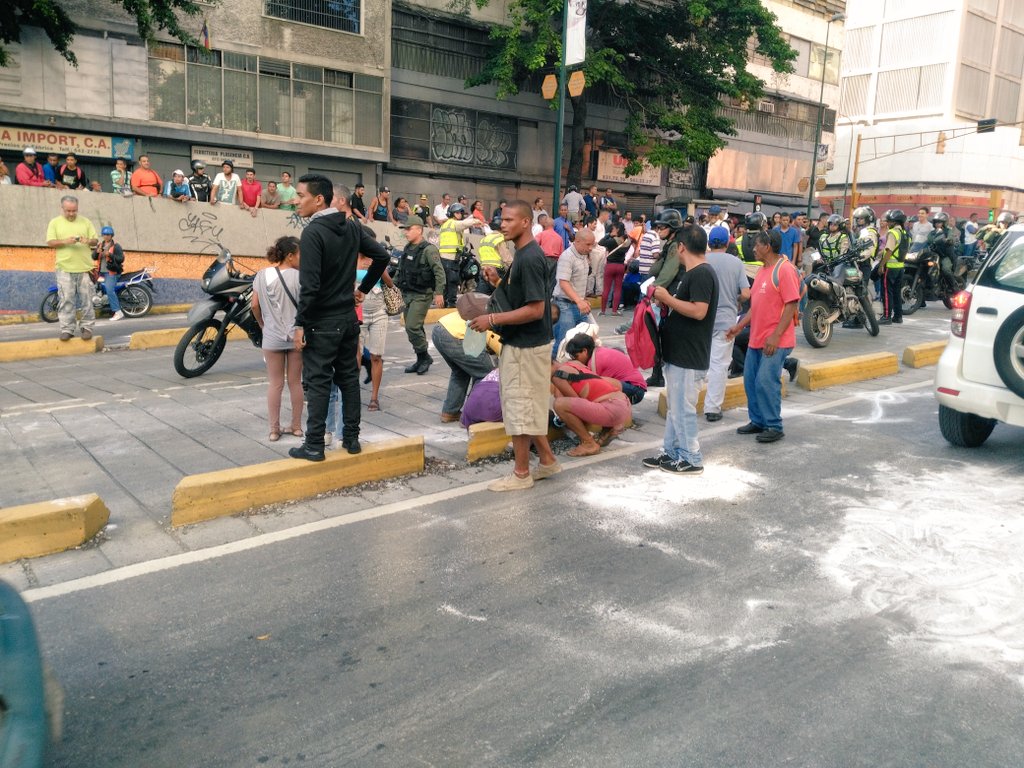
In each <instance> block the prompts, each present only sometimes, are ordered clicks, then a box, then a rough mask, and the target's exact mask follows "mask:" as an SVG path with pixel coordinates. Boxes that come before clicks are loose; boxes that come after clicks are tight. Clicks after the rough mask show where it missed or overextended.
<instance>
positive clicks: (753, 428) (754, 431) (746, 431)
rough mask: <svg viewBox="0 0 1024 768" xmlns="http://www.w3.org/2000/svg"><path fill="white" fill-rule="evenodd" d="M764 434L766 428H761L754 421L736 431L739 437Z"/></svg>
mask: <svg viewBox="0 0 1024 768" xmlns="http://www.w3.org/2000/svg"><path fill="white" fill-rule="evenodd" d="M762 432H764V427H759V426H757V424H755V423H754V422H752V421H748V422H747V423H746V424H744V425H743V426H742V427H739V428H738V429H737V430H736V434H737V435H759V434H761V433H762Z"/></svg>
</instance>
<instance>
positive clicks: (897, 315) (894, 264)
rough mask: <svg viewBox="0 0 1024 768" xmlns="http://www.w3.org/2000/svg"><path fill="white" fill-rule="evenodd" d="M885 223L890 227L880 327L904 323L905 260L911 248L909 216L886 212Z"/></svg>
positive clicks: (886, 244)
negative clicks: (907, 225) (908, 227)
mask: <svg viewBox="0 0 1024 768" xmlns="http://www.w3.org/2000/svg"><path fill="white" fill-rule="evenodd" d="M885 221H886V223H887V224H888V225H889V227H888V230H889V231H888V232H887V233H886V235H885V248H884V249H883V252H882V262H881V263H882V265H883V266H882V269H881V272H882V294H883V296H884V305H883V307H882V309H883V310H884V311H883V313H882V314H883V316H882V317H881V318H880V319H879V321H878V324H879V325H892V324H893V323H896V324H900V323H902V322H903V296H902V294H903V260H904V259H905V258H906V255H907V250H908V248H909V243H908V242H907V241H908V235H907V233H906V231H905V230H904V228H903V227H904V225H905V224H906V222H907V215H906V214H905V213H904V212H903V211H901V210H900V209H898V208H897V209H895V210H891V211H886V213H885Z"/></svg>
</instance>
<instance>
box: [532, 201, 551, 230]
mask: <svg viewBox="0 0 1024 768" xmlns="http://www.w3.org/2000/svg"><path fill="white" fill-rule="evenodd" d="M547 215H548V212H547V210H546V209H545V208H544V198H543V197H538V198H536V199H535V200H534V201H533V223H534V224H537V223H538V221H539V219H540V217H541V216H547Z"/></svg>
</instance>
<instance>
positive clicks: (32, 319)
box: [0, 304, 192, 325]
mask: <svg viewBox="0 0 1024 768" xmlns="http://www.w3.org/2000/svg"><path fill="white" fill-rule="evenodd" d="M190 309H192V305H191V304H154V305H153V308H152V309H150V310H149V314H151V315H174V314H177V313H178V312H188V311H189V310H190ZM41 322H43V318H41V317H40V316H39V313H38V312H25V313H23V314H20V315H0V325H24V324H25V323H41Z"/></svg>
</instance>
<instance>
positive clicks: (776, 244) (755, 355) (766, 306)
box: [725, 230, 800, 443]
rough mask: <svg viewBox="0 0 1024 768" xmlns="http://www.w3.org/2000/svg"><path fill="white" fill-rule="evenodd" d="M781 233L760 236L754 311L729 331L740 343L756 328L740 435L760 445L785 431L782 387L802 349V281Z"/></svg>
mask: <svg viewBox="0 0 1024 768" xmlns="http://www.w3.org/2000/svg"><path fill="white" fill-rule="evenodd" d="M781 249H782V235H781V234H780V233H779V232H778V230H770V231H768V232H763V231H762V232H758V233H757V236H756V237H755V239H754V253H755V254H756V257H757V260H758V261H760V262H762V263H763V264H764V266H762V267H761V268H760V269H759V270H758V271H757V274H756V275H755V276H754V284H753V286H752V287H751V289H750V311H749V312H747V314H745V315H744V316H743V317H742V318H741V319H740V321H739V322H738V323H737V324H736V325H734V326H733V327H732V328H730V329H729V330H728V331H727V332H726V335H725V337H726V339H734V338H736V336H737V334H739V332H740V331H742V330H743V329H744V328H745V327H746V326H747V325H750V345H749V346H748V347H747V356H746V358H745V359H744V361H743V388H744V389H745V390H746V393H747V412H748V413H749V414H750V422H749V423H748V424H746V425H744V426H742V427H740V428H739V429H737V430H736V432H737V433H738V434H741V435H757V442H759V443H774V442H775V441H776V440H781V439H782V438H783V437H785V433H784V432H783V431H782V383H781V382H780V376H781V375H782V369H783V366H784V365H785V362H786V358H787V357H788V356H789V354H790V352H792V351H793V347H794V346H796V325H795V319H796V309H797V303H798V302H799V301H800V276H799V274H798V273H797V271H796V267H794V266H793V264H792V262H790V261H789V260H788V259H786V258H784V257H783V256H781V255H780V253H779V252H780V251H781Z"/></svg>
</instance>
